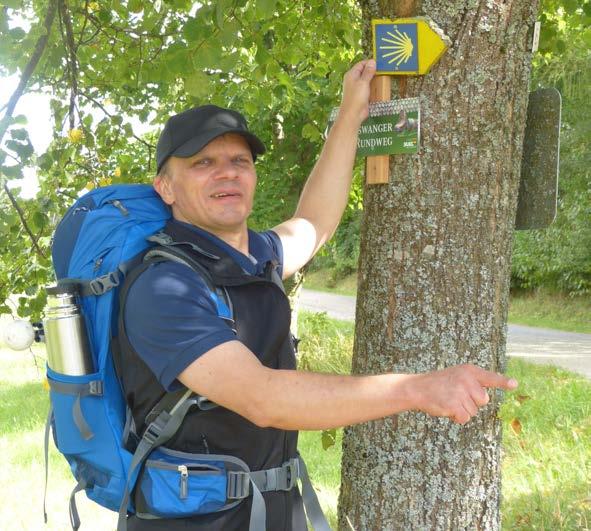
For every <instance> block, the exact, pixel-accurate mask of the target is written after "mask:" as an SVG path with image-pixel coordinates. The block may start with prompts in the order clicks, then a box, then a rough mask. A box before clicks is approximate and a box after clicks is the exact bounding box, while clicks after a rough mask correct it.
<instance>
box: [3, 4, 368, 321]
mask: <svg viewBox="0 0 591 531" xmlns="http://www.w3.org/2000/svg"><path fill="white" fill-rule="evenodd" d="M358 17H359V13H358V10H357V9H356V7H355V5H354V3H353V2H352V1H347V2H337V1H335V0H312V1H310V2H305V3H299V2H288V1H287V0H218V1H212V0H207V1H205V2H202V3H194V2H190V1H188V0H157V1H156V2H147V1H143V0H108V1H106V2H92V1H91V2H89V1H82V0H25V1H23V2H21V1H18V0H2V2H1V5H0V64H1V65H2V66H1V67H0V74H1V75H10V74H13V73H20V74H21V75H23V78H27V75H28V76H29V79H28V80H27V81H28V83H27V85H26V87H21V89H22V90H25V89H26V90H30V91H37V92H42V93H44V94H47V95H48V96H49V97H50V101H51V111H52V116H53V121H54V123H53V140H52V142H51V145H50V146H49V148H48V149H47V151H46V152H45V153H43V154H41V155H39V156H36V155H35V154H34V150H33V146H32V145H31V142H30V140H29V135H28V131H27V124H26V118H25V117H24V116H22V115H16V116H12V115H11V114H12V111H11V109H10V105H9V106H8V107H5V109H4V113H5V119H4V120H3V122H2V128H1V129H0V137H1V138H0V142H1V144H0V183H1V184H2V186H3V188H4V193H3V194H2V196H1V199H0V202H1V204H0V207H1V208H0V239H1V241H2V243H3V247H4V249H5V252H4V253H3V256H2V258H0V300H4V298H5V297H6V296H8V295H9V294H10V293H23V294H25V297H22V298H21V303H20V308H19V313H20V314H21V315H34V316H38V315H39V312H40V310H41V308H42V306H43V303H44V291H43V290H42V289H40V288H41V287H42V286H43V285H45V284H47V283H50V282H51V270H50V260H49V244H50V237H51V233H52V231H53V229H54V227H55V224H56V221H57V220H58V219H59V217H60V216H61V214H62V213H63V211H64V209H65V208H66V206H68V205H69V204H71V203H72V201H73V200H74V199H75V198H76V197H77V196H78V194H79V193H80V191H81V190H83V189H84V188H89V187H93V186H97V185H104V184H109V183H118V182H146V181H148V180H149V179H150V178H151V177H152V175H153V173H154V171H155V162H154V151H155V143H156V139H157V134H158V132H159V130H160V128H161V126H162V124H163V122H164V121H165V120H166V119H167V117H168V116H170V114H172V113H174V112H177V111H180V110H184V109H186V108H188V107H190V106H194V105H200V104H204V103H214V104H217V105H221V106H230V107H232V108H236V109H239V110H241V111H243V112H244V114H245V115H246V116H247V118H248V121H249V124H250V127H251V129H252V130H254V131H255V132H256V133H257V134H258V135H259V136H260V137H261V138H262V140H263V141H264V142H265V144H266V145H267V147H268V148H269V153H270V154H269V155H267V156H266V157H264V158H263V160H262V161H261V162H260V163H259V164H258V173H259V189H258V201H257V204H256V205H255V209H256V210H255V212H254V215H253V217H252V219H251V221H252V223H253V225H254V226H255V227H262V226H265V227H268V226H269V225H271V224H273V223H276V222H277V221H279V220H281V219H282V218H284V217H286V216H288V215H290V214H291V213H292V212H293V209H294V207H295V202H296V201H297V197H298V195H299V190H300V189H301V186H302V184H303V182H304V180H305V178H306V177H307V175H308V173H309V171H310V169H311V166H312V165H313V163H314V161H315V157H316V154H317V153H318V152H319V149H320V146H321V143H322V135H323V131H324V128H325V124H326V119H327V114H328V113H329V111H330V110H331V108H332V107H333V106H335V105H336V104H337V101H338V100H337V97H338V94H339V91H340V86H341V81H342V74H343V73H344V72H345V71H346V70H347V69H348V67H349V66H350V64H351V63H352V62H353V61H354V59H355V58H356V57H355V54H356V53H357V52H356V50H359V48H360V47H359V39H360V33H359V31H358V30H357V29H356V28H358V27H359V24H358ZM48 28H49V29H48ZM44 35H45V37H43V36H44ZM44 40H46V42H44ZM39 43H41V45H40V44H39ZM38 50H40V53H37V51H38ZM36 54H37V55H38V57H37V59H38V63H36V64H35V65H34V67H33V68H32V69H31V68H30V67H28V65H30V63H31V61H32V58H33V57H34V56H35V55H36ZM29 71H30V72H29ZM4 132H6V134H4ZM28 165H29V166H34V167H36V169H37V174H38V176H39V181H40V191H39V193H38V195H37V197H36V198H35V199H33V200H28V201H24V200H22V199H20V198H18V189H15V188H12V191H11V189H10V188H9V187H8V186H7V183H8V182H9V181H18V180H19V179H21V178H22V176H23V174H22V169H23V167H25V166H28ZM2 310H3V311H7V310H8V308H6V307H5V306H4V307H3V308H2Z"/></svg>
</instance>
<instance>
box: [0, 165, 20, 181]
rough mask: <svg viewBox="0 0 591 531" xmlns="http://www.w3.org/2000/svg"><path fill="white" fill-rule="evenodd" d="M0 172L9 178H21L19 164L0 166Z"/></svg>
mask: <svg viewBox="0 0 591 531" xmlns="http://www.w3.org/2000/svg"><path fill="white" fill-rule="evenodd" d="M0 174H1V175H5V176H6V177H8V178H9V179H22V178H23V171H22V169H21V167H20V166H0Z"/></svg>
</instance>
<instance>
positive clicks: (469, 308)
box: [339, 0, 538, 531]
mask: <svg viewBox="0 0 591 531" xmlns="http://www.w3.org/2000/svg"><path fill="white" fill-rule="evenodd" d="M408 4H409V2H408V1H404V2H395V1H392V0H390V1H387V0H360V5H361V7H362V10H363V19H364V40H365V49H366V52H367V55H368V56H370V55H371V53H370V52H369V50H371V26H370V21H371V19H372V18H393V17H395V16H397V15H398V16H400V15H402V14H404V15H408V14H413V13H408V10H409V6H408ZM411 7H412V6H411ZM414 7H415V13H414V14H415V15H423V16H425V15H426V16H429V17H430V18H431V19H433V20H434V21H436V22H437V24H438V25H439V27H441V28H442V29H443V31H444V32H445V33H446V34H447V35H448V36H449V37H450V39H451V41H452V45H451V46H450V48H449V50H448V51H447V52H446V54H445V55H444V56H443V57H442V59H441V60H440V62H439V63H438V64H437V65H435V66H434V67H433V69H432V70H431V72H430V73H429V74H427V75H426V76H423V77H413V78H410V79H408V82H406V83H405V85H406V86H405V88H403V87H400V90H403V91H405V92H406V96H407V97H420V101H421V112H422V120H421V136H422V139H421V149H420V153H419V154H418V155H416V156H402V155H399V156H392V157H391V160H390V183H389V184H388V185H374V186H368V187H366V189H365V207H364V219H363V223H362V228H361V253H360V264H359V284H358V286H359V288H358V297H357V317H356V333H355V336H356V337H355V346H354V357H353V372H354V373H356V374H371V373H380V372H389V371H394V372H425V371H430V370H435V369H441V368H444V367H447V366H451V365H456V364H461V363H466V362H469V363H474V364H476V365H479V366H481V367H483V368H486V369H490V370H494V371H502V370H503V369H504V366H505V347H506V323H507V308H508V295H509V275H510V259H511V244H512V238H513V227H514V222H515V209H516V204H517V195H518V189H519V175H520V164H521V154H522V144H523V132H524V126H525V118H526V109H527V95H528V80H529V73H530V62H531V53H530V50H531V43H532V37H533V26H534V22H535V19H536V14H537V9H538V2H537V0H534V1H532V0H471V1H469V2H465V1H459V0H455V1H453V2H438V1H436V0H424V1H423V2H421V3H420V6H419V7H418V8H417V7H416V6H414ZM402 9H404V10H406V12H405V13H401V10H402ZM398 91H399V89H398V87H397V86H396V83H394V84H393V92H394V93H398ZM492 398H493V399H492V400H491V403H490V404H489V406H488V407H487V408H485V409H483V410H481V412H480V413H479V415H478V416H477V417H476V418H474V419H473V420H472V421H470V422H469V423H468V424H467V425H466V426H463V427H462V426H458V425H455V424H452V423H451V421H449V420H447V419H436V418H429V417H427V416H426V415H423V414H421V413H405V414H402V415H399V416H398V417H393V418H388V419H383V420H380V421H376V422H370V423H366V424H362V425H357V426H353V427H350V428H348V429H346V430H345V435H344V441H343V466H342V483H341V494H340V500H339V528H340V529H347V530H351V529H354V530H357V531H361V530H364V531H365V530H368V529H376V530H382V529H384V530H386V529H387V530H397V529H400V530H409V529H412V530H432V529H438V530H439V529H449V530H454V531H457V530H463V529H465V530H468V529H469V530H474V529H478V530H485V529H486V530H496V529H499V528H500V513H499V505H500V439H501V426H500V421H499V420H498V419H497V412H498V406H499V402H500V399H501V395H500V394H494V393H493V394H492Z"/></svg>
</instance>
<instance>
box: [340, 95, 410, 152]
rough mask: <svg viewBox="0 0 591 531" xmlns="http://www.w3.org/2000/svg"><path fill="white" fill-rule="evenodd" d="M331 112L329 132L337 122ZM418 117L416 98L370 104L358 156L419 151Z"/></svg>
mask: <svg viewBox="0 0 591 531" xmlns="http://www.w3.org/2000/svg"><path fill="white" fill-rule="evenodd" d="M337 113H338V109H333V111H332V113H331V115H330V118H329V124H328V127H329V129H330V128H331V127H332V124H333V123H334V120H335V119H336V116H337ZM420 125H421V116H420V109H419V100H418V98H407V99H403V100H391V101H379V102H375V103H370V105H369V117H368V118H367V120H365V121H364V122H363V123H362V124H361V128H360V129H359V138H358V140H357V155H358V156H361V157H369V156H375V155H396V154H406V153H411V154H414V153H417V152H418V150H419V139H420V129H421V127H420Z"/></svg>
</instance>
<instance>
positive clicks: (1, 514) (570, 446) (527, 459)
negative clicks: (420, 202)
mask: <svg viewBox="0 0 591 531" xmlns="http://www.w3.org/2000/svg"><path fill="white" fill-rule="evenodd" d="M300 327H301V330H300V335H301V337H302V338H303V339H302V343H301V345H300V346H301V358H300V359H301V364H302V365H304V366H306V367H307V368H309V369H312V370H321V371H332V372H341V373H346V372H348V371H349V370H350V355H351V351H352V345H353V337H352V336H353V325H352V323H344V322H338V321H333V320H331V319H329V318H327V317H326V315H324V314H307V313H303V315H302V317H301V321H300ZM36 354H37V355H38V356H39V359H40V358H41V357H42V356H43V352H42V351H40V350H38V351H36ZM38 365H39V366H40V367H42V363H41V362H39V361H38ZM508 372H509V374H510V375H512V376H515V377H516V378H517V379H518V380H519V381H520V388H519V392H518V393H514V394H511V395H508V396H509V398H508V400H507V401H506V402H505V404H504V405H503V407H502V410H501V418H502V419H503V426H504V435H503V444H504V461H503V504H502V512H503V529H504V530H507V531H509V530H518V531H526V530H532V529H536V530H548V531H550V530H584V529H590V526H591V444H590V442H591V382H589V381H588V380H586V379H585V378H583V377H579V376H577V375H575V374H572V373H569V372H566V371H563V370H560V369H557V368H553V367H546V366H537V365H532V364H529V363H526V362H523V361H520V360H515V359H511V360H510V361H509V369H508ZM46 414H47V390H46V388H45V387H44V384H43V370H42V369H41V368H36V367H35V363H34V360H33V357H32V356H31V354H30V353H27V352H25V353H15V352H11V351H8V350H1V351H0V426H1V428H0V452H2V455H3V466H2V468H1V469H0V499H2V500H3V503H2V504H1V505H0V524H3V525H0V528H2V529H11V531H12V530H21V529H22V530H27V531H28V530H34V529H47V530H50V531H53V530H56V531H57V530H59V531H62V530H65V529H68V528H69V520H68V508H67V505H68V498H69V495H70V491H71V489H72V487H73V480H72V479H71V477H70V474H69V470H68V467H67V465H66V464H65V461H64V460H63V459H62V458H61V456H59V454H58V453H57V452H56V450H55V449H54V448H53V444H51V443H50V454H49V456H50V481H49V489H48V504H47V505H48V513H49V523H48V525H47V526H45V527H44V525H43V516H42V500H43V486H44V466H43V431H44V424H45V417H46ZM322 435H323V434H322V433H321V432H304V433H301V435H300V451H301V452H302V454H303V455H304V456H305V458H306V462H307V464H308V468H309V470H310V473H311V476H312V478H313V481H314V483H315V485H316V486H317V490H318V494H319V497H320V500H321V503H322V505H323V507H324V508H325V510H326V512H327V515H328V517H329V520H330V522H331V524H332V525H333V526H334V527H335V528H336V511H337V503H338V491H339V485H340V463H341V450H340V441H341V438H342V431H341V430H337V431H336V432H335V437H336V444H334V445H333V446H331V447H330V448H328V449H327V450H324V449H323V448H322V444H321V441H322ZM78 505H79V509H80V512H81V519H82V527H81V530H82V531H84V530H85V529H88V530H95V529H100V530H101V531H102V530H113V529H114V528H115V520H116V519H115V514H114V513H112V512H110V511H107V510H106V509H102V508H100V507H98V506H96V505H95V504H93V503H91V502H89V501H88V500H86V498H85V496H84V495H83V494H79V495H78ZM7 522H10V525H8V524H7Z"/></svg>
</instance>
